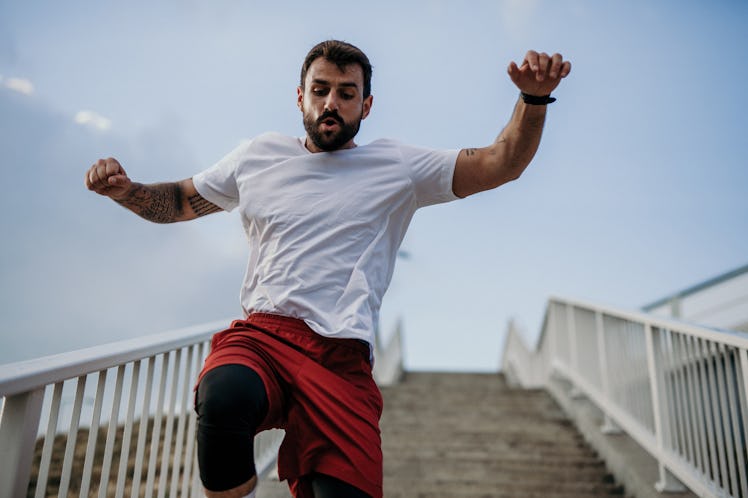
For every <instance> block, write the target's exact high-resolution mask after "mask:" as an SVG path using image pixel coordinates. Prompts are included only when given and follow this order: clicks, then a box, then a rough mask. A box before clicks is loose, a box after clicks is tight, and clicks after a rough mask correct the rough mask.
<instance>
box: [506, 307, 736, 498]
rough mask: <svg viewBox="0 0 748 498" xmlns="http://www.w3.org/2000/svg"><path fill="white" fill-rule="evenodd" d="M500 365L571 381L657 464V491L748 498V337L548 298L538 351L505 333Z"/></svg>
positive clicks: (516, 377)
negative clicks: (688, 490) (658, 471)
mask: <svg viewBox="0 0 748 498" xmlns="http://www.w3.org/2000/svg"><path fill="white" fill-rule="evenodd" d="M502 368H503V370H504V371H505V373H506V375H507V376H508V377H509V378H510V380H512V381H515V382H518V383H520V384H522V385H526V386H528V387H530V386H534V387H538V386H543V385H545V384H547V383H548V380H549V379H550V375H552V374H560V375H562V376H564V377H566V378H567V379H568V380H569V381H571V382H572V384H573V385H574V387H575V389H576V390H578V391H580V392H581V393H583V394H584V395H586V396H587V397H588V398H589V399H590V400H592V401H593V402H594V403H595V404H596V405H597V406H598V407H599V408H600V409H601V410H602V411H603V413H604V414H605V417H606V425H607V426H608V427H612V426H615V427H618V428H620V429H622V430H624V431H626V432H627V433H628V434H629V435H630V436H631V437H632V438H633V439H635V440H636V441H637V442H638V443H639V444H640V445H641V446H642V447H643V448H644V449H645V450H646V451H648V452H649V453H650V454H651V455H652V456H653V457H654V458H656V460H657V461H658V464H659V468H660V479H659V481H658V482H657V483H656V487H657V489H658V490H660V491H665V490H677V489H679V488H682V485H686V486H687V487H688V488H690V489H691V490H692V491H693V492H695V493H696V494H698V495H699V496H715V497H717V496H720V497H722V496H730V497H736V498H748V334H744V333H741V332H735V331H726V330H718V329H712V328H707V327H700V326H696V325H693V324H688V323H682V322H678V321H675V320H670V319H665V318H660V317H655V316H652V315H648V314H646V313H640V312H633V311H627V310H622V309H618V308H613V307H609V306H599V305H595V304H591V303H587V302H583V301H578V300H570V299H562V298H552V299H550V301H549V303H548V307H547V310H546V316H545V320H544V323H543V328H542V331H541V335H540V338H539V341H538V345H537V347H536V348H535V349H534V350H530V349H529V348H527V347H526V346H525V345H524V342H523V341H522V340H521V338H520V337H519V335H518V334H517V332H516V331H515V330H514V329H513V327H512V326H510V327H509V331H508V334H507V338H506V343H505V349H504V353H503V359H502Z"/></svg>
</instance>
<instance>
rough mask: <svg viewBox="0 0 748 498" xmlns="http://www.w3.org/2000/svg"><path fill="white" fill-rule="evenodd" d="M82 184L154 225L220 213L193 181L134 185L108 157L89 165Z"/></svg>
mask: <svg viewBox="0 0 748 498" xmlns="http://www.w3.org/2000/svg"><path fill="white" fill-rule="evenodd" d="M85 182H86V187H88V189H89V190H93V191H94V192H96V193H97V194H101V195H104V196H106V197H109V198H110V199H112V200H113V201H115V202H117V203H118V204H120V205H122V206H124V207H126V208H127V209H129V210H130V211H132V212H133V213H135V214H137V215H138V216H140V217H142V218H144V219H146V220H148V221H152V222H154V223H174V222H176V221H187V220H194V219H195V218H198V217H200V216H205V215H206V214H210V213H216V212H218V211H221V210H222V209H221V208H220V207H218V206H216V205H215V204H213V203H212V202H209V201H207V200H206V199H205V198H204V197H202V196H201V195H200V194H199V193H198V192H197V190H196V189H195V185H194V184H193V183H192V178H187V179H185V180H181V181H179V182H171V183H153V184H150V185H143V184H142V183H135V182H133V181H131V180H130V178H129V177H128V176H127V173H126V172H125V170H124V168H123V167H122V166H121V165H120V163H119V162H118V161H117V160H116V159H114V158H111V157H110V158H109V159H99V160H98V161H97V162H96V163H95V164H94V165H93V166H91V168H90V169H89V170H88V171H87V172H86V180H85Z"/></svg>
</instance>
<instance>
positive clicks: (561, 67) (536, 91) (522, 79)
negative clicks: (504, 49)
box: [508, 50, 571, 97]
mask: <svg viewBox="0 0 748 498" xmlns="http://www.w3.org/2000/svg"><path fill="white" fill-rule="evenodd" d="M570 71H571V62H569V61H564V60H563V57H562V56H561V54H553V55H552V56H549V55H548V54H546V53H545V52H541V53H537V52H535V51H534V50H530V51H528V52H527V54H525V60H524V61H522V65H521V66H519V67H517V64H515V63H514V61H512V62H511V63H510V64H509V69H508V72H509V77H510V78H511V79H512V81H513V82H514V84H515V85H517V88H519V90H520V91H521V92H523V93H526V94H528V95H535V96H537V97H541V96H544V95H550V94H551V92H553V90H555V89H556V87H557V86H558V84H559V83H560V82H561V78H566V76H567V75H568V74H569V72H570Z"/></svg>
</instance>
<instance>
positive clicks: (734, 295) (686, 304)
mask: <svg viewBox="0 0 748 498" xmlns="http://www.w3.org/2000/svg"><path fill="white" fill-rule="evenodd" d="M643 310H644V311H647V312H649V313H653V314H655V315H658V316H666V317H673V318H677V319H679V320H683V321H687V322H693V323H698V324H701V325H705V326H709V327H718V328H722V329H730V330H740V331H743V332H748V265H745V266H742V267H740V268H737V269H735V270H732V271H730V272H727V273H725V274H723V275H719V276H717V277H714V278H711V279H709V280H706V281H704V282H701V283H699V284H696V285H694V286H692V287H689V288H688V289H685V290H682V291H680V292H677V293H675V294H673V295H671V296H667V297H665V298H662V299H660V300H658V301H655V302H654V303H651V304H648V305H646V306H644V307H643Z"/></svg>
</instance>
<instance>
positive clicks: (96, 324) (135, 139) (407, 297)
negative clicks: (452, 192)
mask: <svg viewBox="0 0 748 498" xmlns="http://www.w3.org/2000/svg"><path fill="white" fill-rule="evenodd" d="M747 21H748V3H746V2H737V1H715V2H696V1H680V2H676V1H657V2H655V1H649V2H645V1H636V0H635V1H628V2H622V1H621V2H613V1H604V2H593V1H566V2H557V1H550V0H548V1H496V0H494V1H485V2H481V1H475V2H447V1H429V2H426V1H423V2H395V1H383V2H377V3H375V2H327V3H323V4H314V5H312V4H311V3H309V2H273V3H272V5H271V4H270V2H249V1H246V2H238V1H222V0H220V1H215V2H207V1H196V0H193V1H183V2H176V1H168V2H145V1H132V2H127V3H119V4H114V3H113V2H83V1H70V2H52V1H38V2H10V1H2V0H0V127H1V129H2V133H0V167H1V168H2V176H3V178H4V180H5V182H4V184H5V193H4V195H3V196H1V197H0V207H2V209H3V212H4V215H3V216H2V217H1V218H0V233H2V234H3V244H2V245H1V246H0V265H1V266H0V273H1V274H2V280H1V282H0V298H1V300H0V303H2V304H1V305H0V306H2V308H1V311H2V322H0V323H2V328H1V329H0V363H5V362H9V361H16V360H21V359H27V358H32V357H36V356H40V355H45V354H50V353H56V352H61V351H67V350H71V349H78V348H81V347H86V346H90V345H94V344H100V343H105V342H110V341H113V340H119V339H124V338H130V337H133V336H138V335H143V334H148V333H155V332H159V331H163V330H167V329H170V328H175V327H179V326H184V325H190V324H194V323H199V322H207V321H213V320H215V319H220V318H224V317H225V318H231V317H237V316H238V314H239V312H240V308H239V304H238V289H239V285H240V283H241V279H242V275H243V272H244V265H245V257H246V245H245V242H244V239H243V234H242V230H241V227H240V223H239V220H238V218H237V216H236V215H235V214H221V215H215V216H209V217H207V218H204V219H201V220H198V221H196V222H192V223H188V224H183V225H171V226H159V225H150V224H148V223H146V222H144V221H142V220H140V219H139V218H137V217H135V216H133V215H131V214H130V213H127V212H125V211H124V210H123V209H122V208H120V207H119V206H117V205H115V204H114V203H112V202H108V201H107V200H106V199H103V198H99V197H97V196H95V195H93V194H91V193H89V192H88V191H87V190H85V188H84V187H83V173H84V172H85V170H86V169H87V168H88V167H89V165H90V164H91V163H93V162H94V161H95V160H96V159H97V158H99V157H107V156H114V157H117V158H118V159H120V160H121V161H122V163H123V165H124V166H125V168H126V169H127V171H128V173H129V174H130V176H131V177H132V178H134V179H135V180H138V181H143V182H152V181H167V180H176V179H181V178H185V177H189V176H191V175H193V174H195V173H197V172H198V171H200V170H202V169H204V168H206V167H208V166H209V165H211V164H212V163H214V162H215V161H216V160H218V159H219V158H220V157H222V156H223V155H224V154H226V153H227V152H228V151H230V150H231V149H232V148H233V147H234V146H236V145H237V144H238V143H239V141H241V140H242V139H245V138H248V137H252V136H254V135H256V134H258V133H261V132H264V131H269V130H273V131H280V132H283V133H286V134H290V135H302V134H303V127H302V123H301V116H300V114H299V112H298V110H297V108H296V105H295V89H296V85H297V84H298V73H299V66H300V64H301V60H302V59H303V57H304V55H305V53H306V52H307V50H308V49H309V48H310V47H311V46H312V45H314V44H315V43H316V42H318V41H320V40H322V39H326V38H340V39H344V40H347V41H350V42H352V43H354V44H356V45H358V46H360V47H361V48H362V49H363V50H364V51H366V52H367V54H368V55H369V57H370V59H371V60H372V63H373V64H374V79H373V93H374V107H373V111H372V114H371V116H370V117H369V118H368V119H367V120H366V121H365V122H364V123H363V126H362V129H361V133H360V135H359V138H358V142H359V143H367V142H369V141H371V140H374V139H376V138H380V137H391V138H397V139H399V140H402V141H404V142H407V143H412V144H416V145H422V146H429V147H434V148H462V147H472V146H483V145H487V144H488V143H490V142H491V141H492V140H493V139H494V138H495V136H496V135H497V134H498V133H499V131H500V130H501V128H502V127H503V125H504V124H505V123H506V121H507V120H508V118H509V115H510V113H511V110H512V107H513V105H514V102H515V100H516V95H517V91H516V89H515V88H514V87H513V86H512V84H511V81H510V80H509V78H508V76H507V75H506V67H507V65H508V63H509V61H510V60H516V61H518V62H520V61H521V58H522V57H523V55H524V53H525V51H526V50H527V49H530V48H532V49H537V50H544V51H548V52H553V51H558V52H561V53H562V54H563V55H564V56H565V57H566V58H568V59H570V60H571V61H572V64H573V68H572V73H571V75H570V76H569V77H568V78H567V79H566V80H565V81H564V82H563V83H562V85H561V86H560V87H559V89H558V90H557V92H556V94H555V95H556V97H558V102H556V103H555V104H553V105H552V106H550V108H549V115H548V120H547V123H546V128H545V136H544V138H543V142H542V144H541V147H540V150H539V152H538V154H537V156H536V158H535V160H534V162H533V164H532V165H531V166H530V168H529V169H528V171H527V172H526V173H525V174H524V175H523V176H522V178H521V179H520V180H519V181H517V182H514V183H512V184H509V185H506V186H504V187H502V188H500V189H498V190H496V191H492V192H486V193H482V194H479V195H477V196H474V197H471V198H469V199H467V200H463V201H458V202H455V203H450V204H447V205H441V206H437V207H431V208H427V209H424V210H422V211H420V212H419V213H417V214H416V217H415V218H414V221H413V223H412V225H411V230H410V232H409V234H408V236H407V238H406V240H405V242H404V244H403V249H404V250H405V251H407V253H408V254H409V257H408V258H407V259H403V260H401V261H400V262H399V263H398V267H397V269H396V273H395V276H394V279H393V283H392V286H391V290H390V294H389V296H388V297H387V299H386V301H385V307H384V310H383V325H384V327H385V331H384V332H385V334H386V333H387V331H388V330H389V328H390V327H391V326H392V324H393V323H394V321H395V319H396V317H397V316H401V317H402V319H403V322H404V327H405V328H404V331H405V348H406V355H407V356H406V362H407V366H408V367H409V368H414V369H456V370H493V369H496V367H497V365H498V359H499V354H500V350H501V344H502V340H503V334H504V330H505V328H506V323H507V321H508V320H509V319H510V318H512V317H514V318H515V319H516V320H517V322H518V323H519V324H520V325H521V326H522V327H523V328H524V330H525V334H526V336H527V338H528V340H530V341H532V340H534V339H535V337H536V336H537V334H538V331H539V326H540V322H541V320H542V315H543V312H544V308H545V303H546V301H547V298H548V296H549V295H562V296H570V297H578V298H584V299H588V300H592V301H596V302H601V303H608V304H613V305H617V306H622V307H628V308H636V307H639V306H641V305H643V304H646V303H648V302H650V301H653V300H655V299H658V298H660V297H662V296H664V295H666V294H668V293H670V292H673V291H676V290H679V289H681V288H683V287H686V286H689V285H692V284H694V283H697V282H699V281H701V280H704V279H706V278H709V277H712V276H714V275H717V274H720V273H722V272H725V271H728V270H730V269H733V268H735V267H738V266H741V265H743V264H745V263H746V262H748V195H746V192H747V191H748V189H747V187H748V167H747V165H746V152H745V149H744V147H745V143H746V136H748V133H746V132H747V131H748V126H747V125H746V118H745V111H746V103H745V101H744V100H745V97H744V95H743V94H744V93H745V87H746V83H745V82H746V81H748V68H747V67H746V65H745V64H744V63H743V60H744V59H745V55H744V53H743V51H744V50H745V48H746V47H748V34H746V30H745V29H744V27H745V25H746V24H747Z"/></svg>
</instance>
